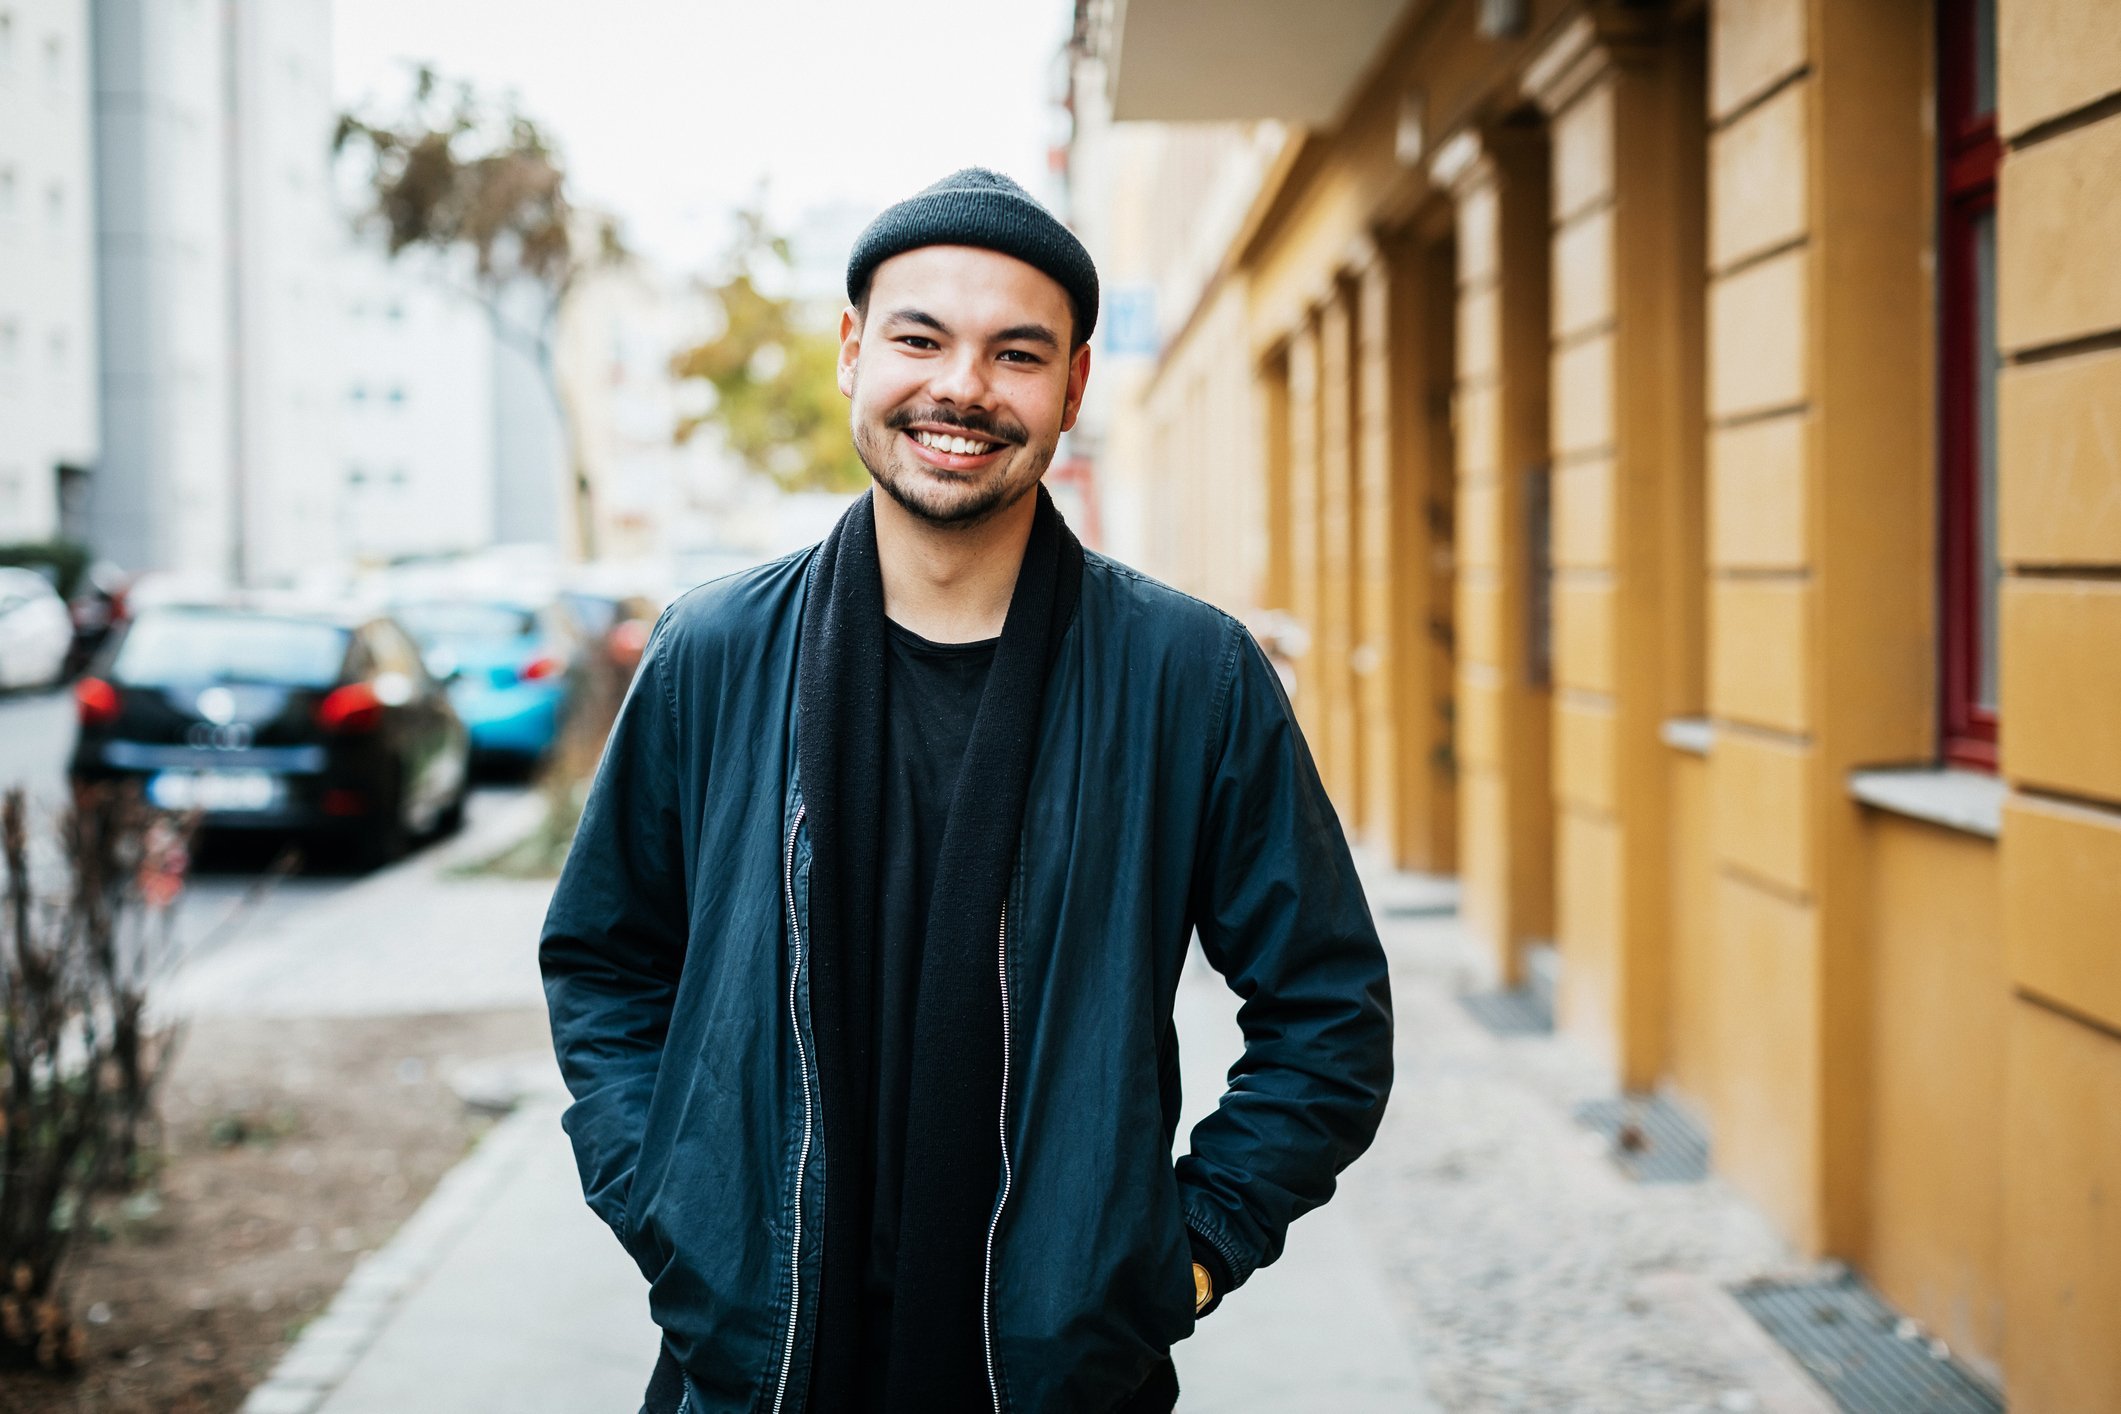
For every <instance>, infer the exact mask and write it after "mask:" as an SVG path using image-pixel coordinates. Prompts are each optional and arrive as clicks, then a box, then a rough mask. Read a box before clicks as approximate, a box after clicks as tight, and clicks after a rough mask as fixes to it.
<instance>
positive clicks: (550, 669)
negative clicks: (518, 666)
mask: <svg viewBox="0 0 2121 1414" xmlns="http://www.w3.org/2000/svg"><path fill="white" fill-rule="evenodd" d="M565 666H566V664H564V663H562V662H561V661H560V660H559V659H557V658H555V657H553V656H552V655H551V654H550V653H542V654H539V655H538V656H537V657H535V658H532V659H531V660H530V661H529V662H527V663H525V664H524V665H523V670H522V672H521V673H520V674H518V676H520V677H521V678H522V679H523V680H524V681H525V682H538V681H540V680H542V679H544V678H556V677H558V676H559V675H560V670H561V669H562V668H564V667H565Z"/></svg>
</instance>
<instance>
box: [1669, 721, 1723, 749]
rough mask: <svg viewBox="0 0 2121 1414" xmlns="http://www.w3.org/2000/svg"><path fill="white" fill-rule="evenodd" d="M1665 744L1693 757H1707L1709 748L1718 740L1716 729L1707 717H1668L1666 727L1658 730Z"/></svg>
mask: <svg viewBox="0 0 2121 1414" xmlns="http://www.w3.org/2000/svg"><path fill="white" fill-rule="evenodd" d="M1657 735H1659V736H1660V737H1663V738H1664V744H1665V745H1666V746H1669V747H1671V748H1672V749H1673V750H1674V751H1684V752H1686V753H1688V754H1689V755H1692V756H1706V755H1708V754H1709V746H1710V744H1711V743H1712V742H1714V741H1715V739H1716V729H1715V728H1714V727H1713V726H1711V725H1710V724H1709V719H1708V718H1706V717H1667V718H1665V722H1664V725H1663V726H1662V727H1659V728H1658V729H1657Z"/></svg>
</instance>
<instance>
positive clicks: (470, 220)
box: [332, 65, 627, 558]
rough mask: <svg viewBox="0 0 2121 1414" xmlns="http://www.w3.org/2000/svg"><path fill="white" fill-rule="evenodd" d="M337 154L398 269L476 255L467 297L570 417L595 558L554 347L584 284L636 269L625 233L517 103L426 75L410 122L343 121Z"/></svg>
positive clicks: (589, 550)
mask: <svg viewBox="0 0 2121 1414" xmlns="http://www.w3.org/2000/svg"><path fill="white" fill-rule="evenodd" d="M332 150H333V152H334V153H336V154H341V155H345V154H349V153H351V154H353V155H355V156H356V157H357V158H358V159H359V160H360V161H361V162H362V164H363V171H362V176H363V180H364V185H365V186H366V187H367V189H368V193H369V196H370V205H369V207H368V209H367V210H366V211H364V212H363V213H362V218H361V219H362V222H363V224H365V225H369V226H380V227H381V229H382V230H383V232H384V234H385V237H386V244H387V249H388V250H389V253H390V255H391V256H392V257H393V258H395V257H397V256H398V255H399V254H400V253H402V252H404V251H407V250H411V249H414V248H416V247H419V248H425V249H429V250H433V251H437V252H441V253H445V254H446V253H449V252H454V251H468V252H470V254H471V257H472V261H473V271H474V275H473V287H472V288H471V289H470V290H468V291H467V292H466V293H468V294H470V295H471V296H472V297H473V298H474V299H476V300H477V301H478V303H479V304H480V306H481V307H482V308H483V309H484V310H485V313H486V316H487V319H488V322H489V323H490V324H491V325H492V327H493V331H494V335H495V337H496V338H498V339H499V340H501V341H502V342H503V343H506V344H509V345H511V346H513V347H515V348H517V349H519V350H521V351H522V352H523V353H524V354H525V355H527V356H528V357H529V358H530V360H531V362H532V363H533V364H534V365H535V366H536V367H537V370H538V373H539V375H540V377H541V378H542V379H543V381H544V385H545V390H546V394H547V396H548V397H550V398H551V400H552V405H553V408H554V410H555V411H556V412H557V414H558V415H559V419H560V424H561V426H562V428H563V429H564V432H565V435H566V439H567V461H568V472H569V479H570V482H571V488H570V489H571V493H572V497H573V500H574V523H575V532H576V536H577V545H576V548H577V550H579V551H580V553H581V554H582V555H583V556H584V557H585V558H586V557H591V556H593V555H594V554H595V552H596V546H595V543H594V542H595V533H596V517H595V515H594V513H593V512H594V509H595V507H594V501H593V498H594V488H593V486H592V484H591V482H590V479H589V476H588V473H587V471H586V470H585V468H584V465H583V458H582V455H581V450H580V447H579V444H578V441H577V430H576V425H575V418H574V416H573V415H572V409H571V408H570V407H569V406H568V402H567V394H566V388H565V386H564V385H563V383H562V382H561V380H560V377H559V373H558V369H557V367H556V365H555V361H554V348H553V342H554V335H555V331H556V329H557V327H558V324H559V320H560V316H561V312H562V311H563V309H564V308H565V307H566V304H567V299H568V296H569V295H570V294H571V293H573V292H574V290H575V289H576V288H577V287H578V286H579V285H580V283H581V282H582V280H583V279H584V278H585V277H586V276H588V275H589V274H591V273H592V272H594V271H596V270H598V269H603V268H610V267H613V266H615V265H618V264H621V263H623V262H624V261H625V260H626V258H627V253H626V249H625V246H624V244H623V242H622V241H621V240H620V238H619V233H618V228H617V227H616V225H614V224H613V223H612V222H611V221H609V220H608V219H599V220H596V221H594V222H589V221H585V220H584V219H583V218H581V217H580V216H579V215H578V213H577V212H576V211H575V209H574V208H573V206H572V205H571V204H570V203H569V201H568V199H567V173H566V168H565V166H564V164H563V163H562V162H561V160H560V158H559V156H558V154H557V152H556V151H555V150H554V147H553V145H552V143H551V141H550V140H549V139H548V137H547V136H546V134H545V132H544V130H543V129H542V128H540V127H539V126H538V124H537V123H536V122H535V121H533V120H532V119H530V118H528V117H526V116H525V115H524V114H522V113H521V112H520V111H518V110H517V109H516V107H515V105H514V103H513V101H507V102H502V103H499V104H496V103H493V102H489V101H487V100H485V99H483V98H481V97H480V95H479V94H478V93H477V92H476V91H475V90H474V89H473V88H472V87H471V85H469V84H466V83H452V82H446V81H444V80H443V79H442V78H441V77H440V76H439V75H438V74H437V73H436V72H435V71H434V70H433V69H431V68H428V67H426V66H424V65H422V66H420V67H418V68H416V69H415V70H414V72H413V82H412V90H411V92H410V94H409V95H408V96H407V98H406V100H405V102H404V103H403V104H402V105H401V106H400V108H399V109H398V111H396V112H394V113H392V114H389V115H387V116H378V115H375V114H368V113H356V112H348V113H345V114H342V115H341V116H340V118H339V121H338V127H337V130H336V132H335V134H334V136H333V139H332ZM526 313H527V317H525V316H526Z"/></svg>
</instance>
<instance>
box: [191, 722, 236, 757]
mask: <svg viewBox="0 0 2121 1414" xmlns="http://www.w3.org/2000/svg"><path fill="white" fill-rule="evenodd" d="M184 739H185V740H186V741H188V742H190V743H191V744H192V745H193V746H197V747H201V748H205V749H208V750H213V751H248V750H250V743H251V730H250V723H248V722H229V723H227V724H225V725H222V726H215V725H214V724H212V723H211V722H199V723H197V724H196V725H194V726H193V727H192V728H191V729H190V730H189V731H187V732H185V733H184Z"/></svg>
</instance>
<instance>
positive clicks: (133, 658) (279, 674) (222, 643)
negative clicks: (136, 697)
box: [110, 610, 348, 687]
mask: <svg viewBox="0 0 2121 1414" xmlns="http://www.w3.org/2000/svg"><path fill="white" fill-rule="evenodd" d="M347 638H348V634H347V631H346V630H345V629H343V628H340V627H338V626H337V625H335V624H327V623H318V622H316V621H314V620H307V619H289V618H279V617H275V616H273V615H269V614H245V613H231V612H225V611H217V610H164V611H156V612H149V613H145V614H142V615H141V616H140V618H139V619H138V620H136V621H135V622H134V623H133V625H132V627H131V628H130V629H128V630H127V631H126V634H125V638H124V640H123V641H122V642H121V643H120V644H119V645H118V652H117V656H116V657H115V658H113V659H112V660H111V669H110V671H111V676H112V677H113V678H114V679H116V680H117V681H118V682H120V683H125V684H129V685H132V686H136V687H154V686H161V685H165V684H169V683H195V682H251V683H267V684H271V685H273V686H276V687H330V686H331V685H332V684H333V683H335V682H337V681H338V680H339V670H340V667H341V666H342V665H343V664H344V663H345V661H346V646H347Z"/></svg>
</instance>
